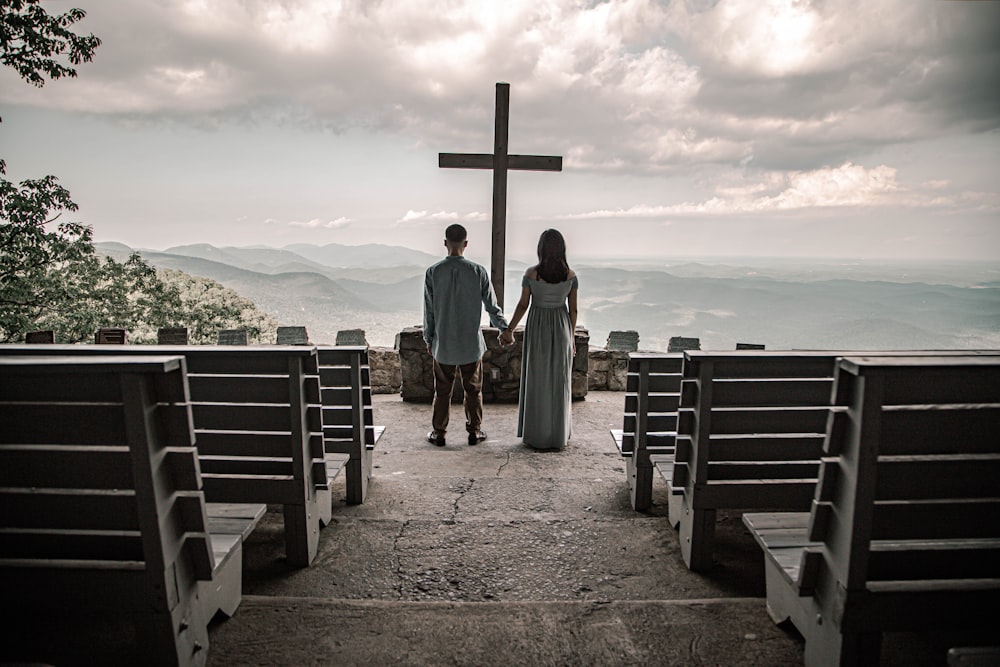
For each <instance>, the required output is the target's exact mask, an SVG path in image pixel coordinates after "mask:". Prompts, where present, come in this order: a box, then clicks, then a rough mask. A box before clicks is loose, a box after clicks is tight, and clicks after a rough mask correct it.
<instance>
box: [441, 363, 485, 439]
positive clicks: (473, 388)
mask: <svg viewBox="0 0 1000 667" xmlns="http://www.w3.org/2000/svg"><path fill="white" fill-rule="evenodd" d="M459 372H461V374H462V388H463V389H464V390H465V430H467V431H468V432H469V433H475V432H476V431H478V430H479V427H480V426H482V424H483V360H482V359H477V360H476V361H474V362H473V363H471V364H461V365H456V366H453V365H451V364H439V363H438V361H437V359H435V360H434V416H433V417H432V418H431V425H432V426H433V427H434V430H435V431H436V432H438V433H440V434H441V435H444V433H445V432H446V431H447V430H448V417H449V414H448V412H449V410H450V408H451V394H452V390H453V389H454V388H455V374H456V373H459Z"/></svg>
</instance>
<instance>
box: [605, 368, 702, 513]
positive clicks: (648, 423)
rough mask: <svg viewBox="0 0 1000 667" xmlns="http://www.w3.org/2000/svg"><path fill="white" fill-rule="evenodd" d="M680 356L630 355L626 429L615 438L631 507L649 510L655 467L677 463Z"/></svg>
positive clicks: (626, 394)
mask: <svg viewBox="0 0 1000 667" xmlns="http://www.w3.org/2000/svg"><path fill="white" fill-rule="evenodd" d="M683 360H684V357H683V355H682V354H680V353H661V352H630V353H629V355H628V375H627V378H626V387H625V391H626V393H625V417H624V421H623V424H622V429H620V430H619V429H612V430H611V437H612V439H613V440H614V441H615V446H616V447H617V448H618V451H619V452H620V453H621V455H622V456H623V457H625V464H626V469H627V475H628V486H629V496H630V499H631V501H632V507H633V508H634V509H636V510H639V511H644V510H647V509H649V506H650V505H651V504H652V496H653V465H654V463H656V462H657V461H660V460H664V458H666V459H669V460H673V454H674V441H675V438H676V431H677V404H678V399H679V397H680V380H681V364H682V363H683Z"/></svg>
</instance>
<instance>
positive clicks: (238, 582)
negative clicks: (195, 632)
mask: <svg viewBox="0 0 1000 667" xmlns="http://www.w3.org/2000/svg"><path fill="white" fill-rule="evenodd" d="M198 599H199V601H200V603H201V608H202V612H203V614H204V618H205V620H206V621H211V620H212V619H213V618H214V617H215V614H216V612H220V611H221V612H222V613H223V614H225V615H226V618H231V617H232V615H233V614H235V613H236V608H237V607H239V606H240V601H241V600H242V599H243V542H242V540H241V541H240V542H239V543H238V544H237V545H236V546H235V547H233V549H232V550H231V551H230V552H229V554H227V556H226V560H225V562H224V563H221V564H220V565H219V566H217V567H216V569H215V574H214V576H213V577H212V579H211V580H210V581H199V582H198Z"/></svg>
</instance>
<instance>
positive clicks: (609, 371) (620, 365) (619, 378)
mask: <svg viewBox="0 0 1000 667" xmlns="http://www.w3.org/2000/svg"><path fill="white" fill-rule="evenodd" d="M589 361H590V363H589V372H588V373H587V385H588V388H589V389H590V391H625V378H626V375H627V374H628V352H625V351H622V350H601V349H596V350H591V351H590V360H589Z"/></svg>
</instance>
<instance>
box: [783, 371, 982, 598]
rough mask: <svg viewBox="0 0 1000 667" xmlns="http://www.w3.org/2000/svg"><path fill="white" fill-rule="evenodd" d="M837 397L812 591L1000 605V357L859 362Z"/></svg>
mask: <svg viewBox="0 0 1000 667" xmlns="http://www.w3.org/2000/svg"><path fill="white" fill-rule="evenodd" d="M834 391H835V393H834V397H835V400H834V403H835V410H834V411H833V412H832V413H831V415H830V418H829V424H828V430H827V439H826V443H825V446H824V458H823V461H822V468H821V473H820V481H819V484H818V485H817V487H816V497H815V501H814V503H813V507H812V511H811V517H810V533H809V537H810V539H811V540H813V541H815V542H818V543H821V544H822V546H821V548H814V549H808V550H806V551H805V553H804V555H803V561H802V565H801V568H800V577H799V582H798V585H799V588H800V594H808V593H811V592H813V591H814V590H821V591H822V593H823V594H828V593H829V592H830V591H831V590H841V591H846V592H847V593H848V594H850V593H852V592H865V593H867V594H879V593H885V594H889V593H892V592H904V591H907V590H910V591H912V590H921V589H924V590H925V591H930V588H934V589H935V590H937V591H938V592H939V593H941V592H951V593H957V594H959V595H961V594H963V592H964V593H966V594H969V595H970V596H974V595H976V594H977V592H978V593H983V592H989V593H990V594H991V595H992V599H993V600H994V601H1000V492H998V486H997V484H998V480H1000V357H995V356H979V357H961V356H952V357H862V356H858V357H847V358H844V359H843V360H841V361H840V363H839V365H838V368H837V375H836V386H835V390H834ZM931 584H933V585H932V586H931ZM930 599H933V596H930ZM968 600H969V601H970V602H971V600H972V597H970V598H968ZM937 603H941V600H940V599H938V600H937ZM926 606H927V605H918V607H919V608H918V609H915V610H914V613H928V611H927V609H926ZM939 611H940V610H939Z"/></svg>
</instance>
